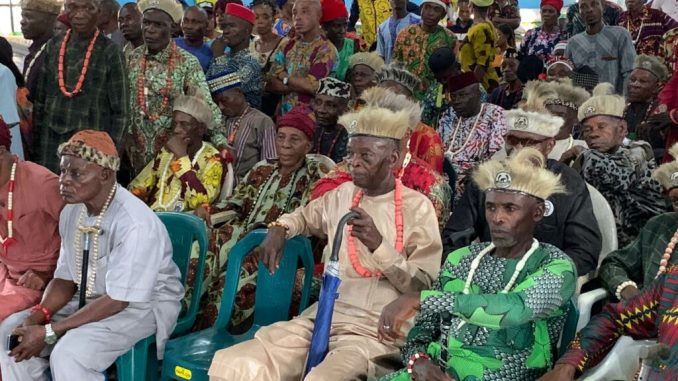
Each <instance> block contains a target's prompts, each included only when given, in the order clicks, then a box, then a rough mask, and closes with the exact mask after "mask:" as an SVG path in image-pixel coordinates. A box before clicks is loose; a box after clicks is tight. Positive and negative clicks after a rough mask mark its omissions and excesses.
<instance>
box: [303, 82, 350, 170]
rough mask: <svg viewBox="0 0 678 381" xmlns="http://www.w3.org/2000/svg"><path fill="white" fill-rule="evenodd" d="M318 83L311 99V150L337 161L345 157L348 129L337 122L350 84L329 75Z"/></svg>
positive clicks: (347, 100) (346, 98)
mask: <svg viewBox="0 0 678 381" xmlns="http://www.w3.org/2000/svg"><path fill="white" fill-rule="evenodd" d="M318 83H319V85H318V91H317V92H316V93H315V98H314V99H313V101H312V102H311V106H312V107H313V115H314V116H315V124H316V126H315V134H314V136H313V149H312V150H311V152H312V153H318V154H321V155H325V156H327V157H329V158H330V159H332V160H334V162H335V163H338V162H340V161H342V160H344V156H346V144H347V143H348V132H346V128H344V126H342V125H341V124H338V123H337V121H338V120H339V116H340V115H342V114H344V113H345V112H346V111H348V102H349V101H350V100H351V85H350V84H348V83H346V82H342V81H340V80H338V79H336V78H332V77H325V78H323V79H321V80H320V81H318Z"/></svg>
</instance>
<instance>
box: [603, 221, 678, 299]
mask: <svg viewBox="0 0 678 381" xmlns="http://www.w3.org/2000/svg"><path fill="white" fill-rule="evenodd" d="M676 229H678V215H676V213H665V214H660V215H658V216H656V217H652V218H650V219H649V220H648V221H647V223H646V224H645V226H643V228H642V229H641V230H640V233H639V234H638V236H637V237H636V239H634V240H633V242H632V243H631V244H630V245H628V246H626V247H624V248H622V249H619V250H617V251H615V252H612V253H610V255H608V256H607V257H606V258H605V259H604V260H603V263H602V264H601V265H600V271H599V275H600V279H601V280H602V281H603V284H604V285H605V288H606V289H607V290H608V291H609V292H610V294H612V295H614V294H615V292H616V290H617V287H618V286H619V285H620V284H622V283H623V282H626V281H633V282H636V284H637V285H638V288H639V289H643V287H644V286H645V285H649V284H650V283H652V281H653V280H654V278H655V276H656V275H657V270H659V261H660V260H661V259H662V256H663V255H664V250H665V249H666V247H667V246H668V244H669V241H671V237H673V234H674V233H675V232H676ZM669 264H673V265H675V264H678V255H672V256H671V258H670V259H669Z"/></svg>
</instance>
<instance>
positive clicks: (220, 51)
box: [211, 34, 228, 58]
mask: <svg viewBox="0 0 678 381" xmlns="http://www.w3.org/2000/svg"><path fill="white" fill-rule="evenodd" d="M227 44H228V41H227V40H226V39H225V38H224V35H223V34H222V35H221V36H219V37H218V38H215V39H214V41H213V42H212V46H211V48H212V57H213V58H217V57H221V56H223V55H224V50H226V45H227Z"/></svg>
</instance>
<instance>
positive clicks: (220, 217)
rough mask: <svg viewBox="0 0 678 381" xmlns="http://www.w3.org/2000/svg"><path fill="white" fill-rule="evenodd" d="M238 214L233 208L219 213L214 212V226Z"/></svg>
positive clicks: (212, 216) (211, 217)
mask: <svg viewBox="0 0 678 381" xmlns="http://www.w3.org/2000/svg"><path fill="white" fill-rule="evenodd" d="M235 216H236V212H235V211H233V210H226V211H223V212H219V213H214V214H212V215H211V216H210V219H211V220H212V226H215V225H219V224H223V223H224V222H226V221H228V220H230V219H232V218H233V217H235Z"/></svg>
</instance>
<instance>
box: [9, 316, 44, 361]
mask: <svg viewBox="0 0 678 381" xmlns="http://www.w3.org/2000/svg"><path fill="white" fill-rule="evenodd" d="M12 334H14V335H19V336H20V344H19V345H18V346H17V347H16V348H14V349H13V350H12V351H11V352H10V353H9V356H10V357H14V360H15V361H16V362H21V361H24V360H28V359H31V358H33V357H35V356H38V355H40V352H42V350H43V349H44V348H45V345H46V343H45V326H42V325H29V326H22V327H17V328H15V329H14V331H13V332H12Z"/></svg>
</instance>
